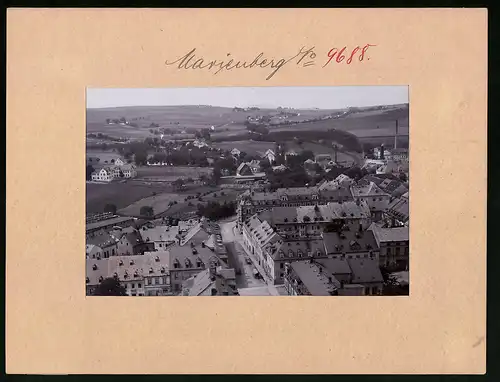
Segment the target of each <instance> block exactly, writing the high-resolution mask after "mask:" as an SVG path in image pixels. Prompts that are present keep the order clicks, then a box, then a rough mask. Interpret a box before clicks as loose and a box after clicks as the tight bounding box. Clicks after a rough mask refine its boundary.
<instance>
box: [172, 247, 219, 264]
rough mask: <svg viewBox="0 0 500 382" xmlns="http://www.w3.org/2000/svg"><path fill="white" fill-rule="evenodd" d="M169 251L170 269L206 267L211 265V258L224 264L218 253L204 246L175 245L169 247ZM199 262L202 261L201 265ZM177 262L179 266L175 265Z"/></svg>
mask: <svg viewBox="0 0 500 382" xmlns="http://www.w3.org/2000/svg"><path fill="white" fill-rule="evenodd" d="M168 252H169V253H170V269H172V270H176V269H179V270H182V269H205V268H208V267H209V266H210V260H211V259H214V260H216V261H217V262H218V263H219V264H222V261H221V260H220V259H219V257H218V256H217V254H216V253H214V252H212V251H211V250H210V249H209V248H206V247H205V248H203V247H202V246H196V247H191V246H178V245H174V246H171V247H170V248H169V249H168ZM199 262H201V265H200V266H198V264H197V263H199ZM176 263H177V267H176V266H175V264H176Z"/></svg>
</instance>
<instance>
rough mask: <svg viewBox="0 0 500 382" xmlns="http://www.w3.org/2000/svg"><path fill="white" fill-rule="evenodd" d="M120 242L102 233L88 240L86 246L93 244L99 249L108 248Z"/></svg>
mask: <svg viewBox="0 0 500 382" xmlns="http://www.w3.org/2000/svg"><path fill="white" fill-rule="evenodd" d="M117 242H118V240H117V239H116V238H115V237H114V236H111V235H110V234H109V233H107V232H102V233H101V234H97V235H96V236H94V237H89V238H87V241H86V244H93V245H95V246H97V247H99V248H106V247H109V246H111V245H115V244H116V243H117Z"/></svg>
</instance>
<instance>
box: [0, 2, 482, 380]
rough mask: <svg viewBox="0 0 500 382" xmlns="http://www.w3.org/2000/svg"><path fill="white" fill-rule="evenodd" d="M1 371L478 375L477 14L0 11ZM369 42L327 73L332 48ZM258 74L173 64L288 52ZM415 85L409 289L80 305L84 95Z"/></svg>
mask: <svg viewBox="0 0 500 382" xmlns="http://www.w3.org/2000/svg"><path fill="white" fill-rule="evenodd" d="M7 21H8V25H7V173H6V175H7V250H6V253H7V278H6V284H7V285H6V287H7V291H6V301H7V317H6V325H7V326H6V336H7V345H6V352H7V358H6V362H7V372H8V373H362V374H365V373H484V372H485V368H486V366H485V358H486V357H485V353H486V324H485V323H486V297H485V296H486V293H485V292H486V243H485V240H486V165H487V162H486V155H487V152H486V124H487V121H486V103H487V95H486V94H487V11H486V10H484V9H453V10H452V9H427V10H424V9H411V10H410V9H408V10H403V9H377V10H373V9H371V10H369V9H358V10H350V9H342V10H339V9H329V10H328V9H282V10H277V9H251V10H250V9H246V10H243V9H217V10H216V9H210V10H209V9H164V10H161V9H154V10H153V9H151V10H148V9H122V10H107V9H99V10H97V9H96V10H94V9H64V10H62V9H51V10H44V9H36V10H35V9H10V10H9V11H8V17H7ZM365 44H375V45H377V46H376V47H375V48H374V49H373V50H371V51H370V60H369V61H365V62H363V63H361V62H357V63H356V64H353V65H331V66H327V67H325V68H321V65H319V63H321V62H322V61H324V60H323V58H326V53H327V52H328V51H329V49H330V48H333V47H343V46H356V45H361V46H363V45H365ZM302 46H314V47H315V51H316V53H317V54H318V57H317V61H318V65H316V66H314V67H307V68H302V67H299V66H285V67H283V68H282V69H281V70H280V71H279V72H278V73H277V74H276V75H275V76H274V77H273V78H272V79H270V80H268V81H266V80H265V77H266V76H267V72H266V71H264V70H262V69H260V70H258V69H255V70H244V71H242V70H233V71H225V72H221V73H219V74H218V75H213V74H211V73H208V72H207V71H204V70H177V69H175V68H173V67H168V66H165V60H173V59H176V58H177V57H180V56H181V55H183V54H185V53H187V52H188V51H189V50H191V49H192V48H194V47H196V48H197V50H198V51H200V52H202V54H203V55H204V56H207V57H210V58H224V57H225V55H226V53H227V52H231V54H232V55H233V56H241V57H244V58H250V59H251V58H252V57H255V55H257V54H258V53H259V52H261V51H264V52H266V54H268V55H270V56H275V57H279V56H284V57H286V56H292V55H293V54H295V53H296V52H297V51H298V50H299V49H300V47H302ZM335 85H409V89H410V147H411V178H412V179H411V204H410V208H411V216H412V225H411V230H410V236H411V240H410V245H411V250H410V252H411V268H412V272H411V287H410V297H381V298H357V297H352V298H322V297H312V298H306V297H296V298H292V297H274V298H266V297H245V298H237V297H234V298H232V297H226V298H223V297H221V298H217V297H214V298H203V297H193V298H190V297H178V298H177V297H173V298H137V299H135V298H125V299H119V298H106V297H103V298H88V297H85V290H84V289H85V288H84V283H83V278H84V272H85V271H84V269H85V268H84V256H83V252H84V246H85V243H84V224H85V222H84V219H83V217H84V214H85V183H84V171H85V161H84V158H85V156H84V150H85V88H86V87H87V86H91V87H194V86H196V87H208V86H335Z"/></svg>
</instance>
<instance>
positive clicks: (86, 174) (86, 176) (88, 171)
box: [85, 164, 95, 180]
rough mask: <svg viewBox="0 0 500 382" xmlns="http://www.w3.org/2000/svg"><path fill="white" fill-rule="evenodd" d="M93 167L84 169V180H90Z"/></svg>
mask: <svg viewBox="0 0 500 382" xmlns="http://www.w3.org/2000/svg"><path fill="white" fill-rule="evenodd" d="M94 171H95V170H94V167H92V165H91V164H88V165H87V168H86V169H85V179H87V180H92V173H93V172H94Z"/></svg>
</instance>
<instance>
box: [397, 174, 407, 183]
mask: <svg viewBox="0 0 500 382" xmlns="http://www.w3.org/2000/svg"><path fill="white" fill-rule="evenodd" d="M399 180H401V182H406V181H407V180H408V177H407V176H406V174H405V173H404V172H400V173H399Z"/></svg>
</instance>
